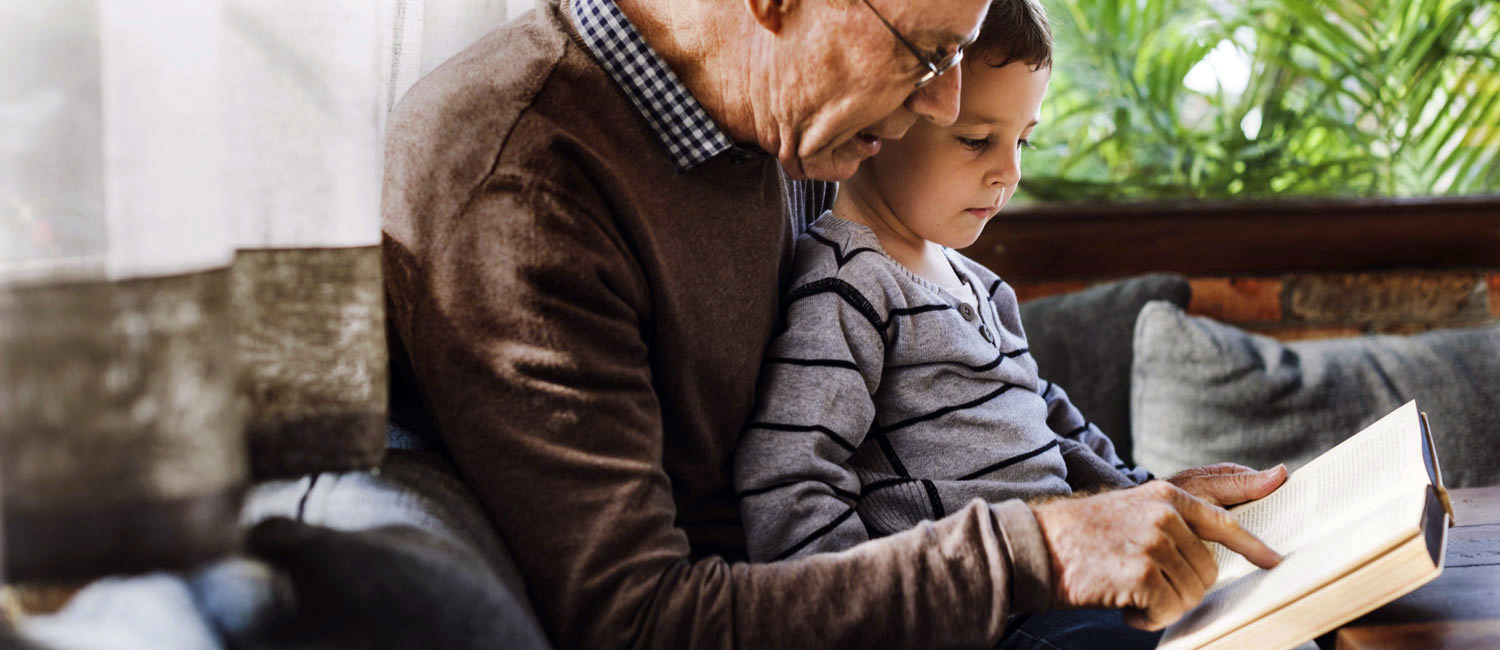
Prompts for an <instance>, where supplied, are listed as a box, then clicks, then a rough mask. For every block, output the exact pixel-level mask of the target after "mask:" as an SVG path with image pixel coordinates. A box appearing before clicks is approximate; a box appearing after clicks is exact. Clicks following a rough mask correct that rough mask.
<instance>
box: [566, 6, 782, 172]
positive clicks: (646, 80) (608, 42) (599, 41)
mask: <svg viewBox="0 0 1500 650" xmlns="http://www.w3.org/2000/svg"><path fill="white" fill-rule="evenodd" d="M569 6H570V9H571V11H572V14H573V23H574V24H575V25H577V27H578V32H579V34H581V35H582V36H583V42H584V44H585V45H587V46H588V48H589V51H590V52H592V53H593V54H594V58H595V59H597V60H598V61H599V64H600V65H602V66H603V67H604V70H605V72H608V73H609V76H610V77H611V78H613V79H614V80H615V83H616V84H618V85H619V86H620V88H621V89H623V90H624V91H625V94H626V95H627V96H628V97H630V101H631V103H633V104H635V108H636V110H638V111H640V113H641V116H642V117H645V118H646V122H647V123H648V124H650V125H651V129H652V130H653V131H655V132H656V137H657V138H658V139H660V140H661V143H662V146H664V147H666V148H667V153H668V155H670V156H671V158H672V164H673V165H674V166H675V167H676V168H677V171H678V172H685V171H687V170H689V169H692V168H693V167H694V166H696V165H698V164H699V163H701V162H703V161H705V160H708V159H709V158H713V157H714V156H717V155H719V154H721V153H726V152H727V153H728V154H729V156H730V159H731V160H735V161H745V160H751V159H755V158H760V157H762V156H764V155H765V154H764V153H762V152H761V151H759V150H757V149H752V148H750V147H746V146H742V145H737V144H735V142H734V141H733V140H730V139H729V134H727V133H725V132H724V130H723V129H721V128H719V125H718V124H717V123H715V122H714V120H713V118H712V117H709V115H708V111H705V110H703V105H702V104H699V103H698V100H697V99H695V98H694V97H693V95H692V93H690V92H688V89H687V86H684V85H683V84H682V80H681V79H678V78H677V74H676V73H674V72H672V69H671V68H669V67H667V63H666V62H665V61H663V60H662V59H661V55H659V54H657V53H656V51H655V50H653V49H651V46H650V45H647V44H646V39H644V38H642V37H641V33H640V32H638V31H636V29H635V26H634V25H632V24H630V19H629V18H626V17H625V13H624V12H622V11H620V8H619V7H617V6H615V3H614V0H571V2H569Z"/></svg>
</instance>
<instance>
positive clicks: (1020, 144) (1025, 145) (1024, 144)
mask: <svg viewBox="0 0 1500 650" xmlns="http://www.w3.org/2000/svg"><path fill="white" fill-rule="evenodd" d="M1016 148H1017V149H1035V148H1036V147H1034V146H1032V144H1031V141H1030V140H1027V139H1026V138H1021V139H1020V140H1018V141H1016Z"/></svg>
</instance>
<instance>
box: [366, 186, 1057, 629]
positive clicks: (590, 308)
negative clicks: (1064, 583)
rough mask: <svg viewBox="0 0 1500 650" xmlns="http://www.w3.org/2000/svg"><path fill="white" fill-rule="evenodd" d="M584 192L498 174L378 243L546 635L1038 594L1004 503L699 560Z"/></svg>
mask: <svg viewBox="0 0 1500 650" xmlns="http://www.w3.org/2000/svg"><path fill="white" fill-rule="evenodd" d="M576 194H577V193H576V192H573V193H572V194H564V193H562V192H561V191H560V190H549V189H548V188H547V186H546V184H545V182H541V181H536V180H534V179H533V180H530V181H528V182H524V183H521V182H516V183H512V182H505V181H504V180H503V179H496V180H495V181H493V182H489V183H485V184H484V185H483V186H482V189H479V190H476V191H475V194H474V196H472V197H470V198H469V200H467V201H465V202H464V203H463V207H462V213H461V214H459V215H456V216H454V217H453V218H451V219H447V220H445V224H446V225H445V226H444V228H447V229H448V230H446V231H444V232H443V233H441V234H440V235H434V234H428V233H424V234H423V235H421V237H415V236H412V237H411V238H410V239H407V240H405V241H404V242H398V241H394V240H393V239H392V238H391V237H388V238H387V242H386V249H385V255H386V282H387V288H388V295H389V305H390V308H391V312H390V319H391V324H392V327H393V328H394V330H395V331H396V332H397V333H398V334H399V336H400V337H401V338H402V340H403V341H404V342H405V343H406V350H407V355H408V356H409V359H410V364H411V368H412V370H413V372H414V374H415V375H416V377H417V379H418V382H419V383H420V385H421V392H422V397H423V398H424V400H425V401H426V402H427V404H428V407H429V410H430V411H431V412H432V413H433V417H434V419H435V422H436V424H437V427H438V429H439V431H440V433H441V435H442V437H443V439H444V441H445V442H446V443H447V445H448V448H449V451H450V452H451V454H452V457H453V459H454V462H455V463H456V465H457V466H458V468H459V470H460V472H461V474H462V475H463V477H464V479H465V480H466V482H468V484H469V485H470V486H471V487H472V488H473V489H474V491H475V493H476V495H477V496H478V498H479V500H480V501H481V502H482V504H483V505H484V507H485V508H486V510H487V511H488V513H489V514H490V517H491V519H492V521H493V523H494V525H495V527H496V529H497V530H498V532H499V534H500V536H501V537H502V539H504V540H505V542H506V544H507V545H508V546H509V548H510V550H511V551H512V553H513V555H514V557H515V559H516V563H517V565H518V566H519V567H520V569H521V572H522V574H523V576H524V579H525V582H526V585H527V590H528V593H529V596H530V597H531V599H532V601H533V604H534V605H535V606H536V610H537V613H538V616H539V618H540V620H541V622H542V624H543V627H544V628H545V629H546V631H547V633H548V635H549V636H550V637H551V639H552V641H553V643H554V644H555V645H556V647H558V648H586V647H587V648H891V647H900V648H929V647H931V648H952V647H991V646H993V645H994V644H995V643H996V641H997V639H998V638H999V637H1000V634H1001V632H1002V631H1003V630H1004V627H1005V623H1006V619H1007V617H1008V616H1009V615H1010V614H1011V613H1014V612H1015V611H1018V609H1020V608H1026V607H1041V606H1045V604H1046V600H1047V598H1048V595H1049V594H1050V589H1051V587H1050V585H1051V583H1050V580H1051V577H1050V574H1049V573H1048V571H1049V566H1050V565H1049V564H1048V560H1047V548H1046V545H1045V542H1044V541H1043V539H1042V536H1041V533H1040V529H1039V528H1038V527H1037V524H1036V520H1035V519H1034V517H1033V515H1032V513H1031V510H1030V509H1029V508H1028V507H1027V506H1026V505H1025V504H1023V503H1020V502H1014V501H1012V502H1006V503H1004V504H997V505H994V506H986V505H985V504H983V503H981V502H978V501H975V502H971V503H970V504H968V505H967V506H966V507H964V508H962V509H960V510H958V511H957V512H954V513H952V514H950V515H949V516H947V517H945V518H943V519H941V520H938V521H934V522H924V523H923V524H922V525H919V526H917V527H915V528H913V529H911V530H908V531H906V532H903V533H900V534H897V535H892V536H889V537H884V538H880V539H877V540H873V541H870V542H868V543H865V544H861V545H859V546H857V547H855V548H853V549H851V550H850V551H848V552H844V553H832V554H823V555H818V556H814V557H809V558H804V559H798V560H789V561H781V562H773V563H766V564H742V563H733V564H731V563H729V562H726V561H725V560H723V559H721V558H718V557H706V558H697V559H694V558H692V557H691V556H690V553H689V544H688V539H687V536H686V534H685V533H684V532H683V531H682V529H680V528H678V527H676V525H675V524H674V521H675V519H676V513H677V509H676V504H675V502H674V500H673V492H672V485H671V481H670V479H669V477H668V475H667V473H666V471H665V469H664V466H663V461H662V457H663V449H664V447H665V445H666V444H667V443H666V442H665V433H664V427H663V421H662V415H661V413H662V405H661V404H660V403H659V401H658V398H657V393H656V392H655V391H654V389H653V384H652V377H651V366H650V361H649V355H650V349H649V347H648V344H647V342H646V339H645V337H644V335H643V333H642V323H644V322H647V319H648V318H649V313H650V311H649V310H650V299H649V285H648V283H647V281H646V279H645V278H644V277H643V274H642V272H641V270H640V268H639V265H638V264H637V263H636V262H635V261H634V259H633V257H632V255H633V253H632V252H631V249H630V247H629V246H628V245H626V244H625V243H624V240H623V238H622V236H621V234H620V233H619V232H617V230H616V229H615V227H614V226H613V225H612V222H610V221H609V220H608V217H607V216H605V215H607V212H606V211H605V210H603V209H602V207H600V206H591V205H589V204H580V203H579V202H577V201H575V200H570V199H567V198H563V197H565V196H572V195H576ZM408 245H410V246H420V247H421V253H420V254H415V255H414V254H412V253H411V252H409V251H408V250H407V249H406V247H407V246H408ZM830 444H834V445H835V446H837V443H831V441H830ZM1013 586H1015V589H1017V591H1016V592H1015V593H1014V594H1013V591H1012V589H1013ZM1023 587H1024V589H1023Z"/></svg>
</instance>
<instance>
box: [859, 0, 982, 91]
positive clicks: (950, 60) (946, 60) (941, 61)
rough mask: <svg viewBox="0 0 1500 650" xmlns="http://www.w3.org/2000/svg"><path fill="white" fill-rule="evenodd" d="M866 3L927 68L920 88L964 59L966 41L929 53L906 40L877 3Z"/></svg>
mask: <svg viewBox="0 0 1500 650" xmlns="http://www.w3.org/2000/svg"><path fill="white" fill-rule="evenodd" d="M864 3H865V6H866V7H869V8H870V11H871V12H874V14H875V17H876V18H879V19H880V22H881V23H882V24H884V25H885V28H886V29H889V30H891V34H892V35H893V36H895V37H896V40H898V41H901V44H902V45H905V46H906V49H908V50H911V53H912V56H915V57H917V61H918V62H920V63H921V64H922V67H924V68H926V69H927V70H926V71H925V72H923V73H922V76H921V78H919V79H917V87H918V88H921V87H922V86H925V85H927V84H930V83H932V82H933V81H934V80H936V79H937V78H938V77H940V76H942V75H943V73H944V72H947V71H948V69H949V68H951V67H953V66H955V65H958V62H959V61H962V60H964V45H966V44H965V43H961V44H959V45H958V47H955V48H953V51H952V52H944V51H943V50H941V49H939V50H938V51H936V52H933V53H931V54H928V53H926V52H923V51H921V50H919V49H917V46H915V45H912V44H911V41H908V40H906V37H905V36H902V35H901V32H898V31H896V26H895V25H892V24H891V21H889V20H886V19H885V16H882V15H880V11H879V10H877V9H876V8H875V5H872V4H870V0H864Z"/></svg>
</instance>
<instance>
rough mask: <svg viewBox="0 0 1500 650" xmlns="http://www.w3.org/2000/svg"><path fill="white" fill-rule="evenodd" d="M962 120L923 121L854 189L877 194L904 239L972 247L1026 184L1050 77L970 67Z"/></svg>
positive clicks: (867, 169) (1026, 70)
mask: <svg viewBox="0 0 1500 650" xmlns="http://www.w3.org/2000/svg"><path fill="white" fill-rule="evenodd" d="M963 66H964V71H963V76H964V83H963V91H962V97H961V100H960V102H959V114H958V120H957V121H955V122H954V123H953V124H952V125H949V126H938V125H936V124H933V123H932V122H927V121H923V122H919V123H917V124H916V125H915V126H913V127H912V128H911V130H910V131H908V132H907V134H906V137H903V138H901V139H900V140H897V141H894V142H889V143H886V146H885V147H884V148H883V149H882V151H881V152H880V153H879V154H878V155H876V156H875V157H873V158H871V159H870V160H868V161H866V162H865V164H864V165H863V166H862V167H860V169H859V173H858V174H857V175H856V176H855V178H854V179H853V180H854V183H851V184H850V185H851V186H852V187H851V189H852V190H853V191H855V192H874V193H876V194H877V195H878V196H872V197H869V199H870V200H872V201H873V202H875V203H877V204H880V203H883V204H884V205H885V206H886V207H887V208H889V209H890V211H891V213H892V214H893V215H894V216H895V217H896V218H897V219H898V220H899V221H900V223H899V224H892V225H893V226H896V227H898V228H904V229H905V230H907V231H908V232H905V233H901V234H903V235H905V236H915V237H920V238H922V239H925V240H927V241H931V242H936V243H938V244H942V245H944V246H948V247H950V248H963V247H965V246H968V245H969V244H972V243H974V240H975V239H978V238H979V233H980V231H982V230H983V229H984V225H985V224H986V223H988V222H989V220H990V218H991V217H994V216H995V213H997V212H999V211H1000V208H1002V207H1004V206H1005V203H1006V202H1007V201H1009V200H1010V197H1011V195H1012V194H1014V193H1015V191H1016V184H1017V183H1019V182H1020V180H1021V148H1022V147H1023V146H1025V144H1026V138H1028V137H1030V135H1031V130H1032V128H1033V127H1035V126H1036V123H1037V119H1038V112H1039V111H1040V109H1041V105H1042V97H1043V96H1044V95H1045V94H1046V93H1047V81H1048V80H1049V79H1050V78H1051V70H1050V69H1046V68H1043V69H1041V70H1032V69H1031V67H1030V66H1029V65H1027V64H1026V63H1022V62H1013V63H1010V64H1007V65H1006V66H1005V67H1002V68H994V67H991V66H990V65H989V64H987V63H984V62H982V61H975V62H973V63H972V64H971V63H969V62H967V61H966V62H964V64H963Z"/></svg>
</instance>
